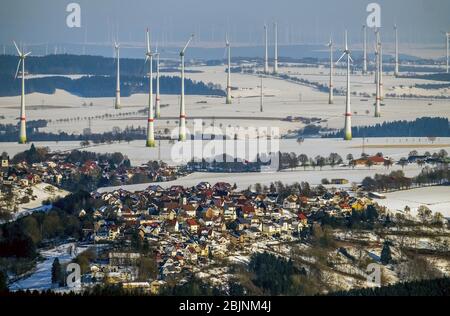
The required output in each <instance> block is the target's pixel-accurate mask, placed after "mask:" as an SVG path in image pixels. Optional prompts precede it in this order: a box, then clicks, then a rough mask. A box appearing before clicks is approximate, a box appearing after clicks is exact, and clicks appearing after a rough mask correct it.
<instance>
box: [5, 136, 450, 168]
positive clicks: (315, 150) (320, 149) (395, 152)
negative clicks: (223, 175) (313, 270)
mask: <svg viewBox="0 0 450 316" xmlns="http://www.w3.org/2000/svg"><path fill="white" fill-rule="evenodd" d="M211 142H212V141H206V140H204V141H203V144H201V145H200V148H203V150H200V154H201V155H203V157H204V158H209V157H210V156H211V153H213V154H214V155H220V154H222V153H223V152H224V150H225V151H226V152H227V154H230V155H232V153H230V152H229V150H228V149H227V147H226V146H228V145H227V144H230V143H231V147H232V148H235V152H236V153H237V154H238V155H236V156H237V157H240V158H247V159H254V157H255V156H256V151H254V152H253V151H252V150H250V148H251V146H249V143H247V144H246V145H245V146H243V144H242V142H237V143H235V142H234V141H227V142H226V143H227V144H222V146H221V144H220V143H216V144H217V145H215V146H214V148H215V149H216V151H215V152H214V151H211V150H210V148H211V147H212V146H211ZM199 143H200V142H199V141H196V142H195V143H193V142H190V141H188V142H186V143H185V145H183V148H184V151H179V150H178V149H179V143H178V142H175V143H170V142H169V141H161V143H158V144H157V145H158V146H160V147H157V148H147V147H145V141H132V142H130V143H127V142H122V143H114V144H104V145H92V146H90V147H87V148H84V149H83V150H87V151H92V152H97V153H111V152H121V153H122V154H124V155H126V156H128V158H129V159H130V160H131V163H132V164H134V165H141V164H143V163H146V162H148V161H149V160H159V159H161V160H164V161H166V162H167V163H169V164H179V163H181V162H182V161H179V158H180V155H179V153H180V152H181V153H183V152H184V153H189V152H192V153H194V148H195V146H196V144H199ZM268 143H269V144H271V143H272V144H273V146H272V147H270V146H268V147H267V148H266V147H262V146H261V145H260V146H259V152H260V153H267V152H271V151H273V152H277V151H278V149H279V150H280V151H281V152H288V153H291V152H293V153H296V154H306V155H308V156H309V157H311V158H314V157H316V156H318V155H321V156H328V155H329V154H330V153H332V152H335V153H338V154H339V155H341V156H342V158H343V159H344V160H345V159H346V156H347V155H348V154H352V155H353V156H354V157H360V155H361V153H362V151H363V145H364V152H365V153H367V154H369V155H375V154H377V153H378V152H382V153H383V154H384V155H385V156H386V157H390V158H393V159H395V160H398V159H399V158H402V157H407V156H408V154H409V153H410V152H411V151H412V150H417V151H418V152H419V153H424V152H426V151H429V152H430V153H434V152H438V151H439V150H441V149H445V150H447V152H450V138H445V137H439V138H437V139H436V141H434V142H433V143H431V142H430V141H429V140H428V139H427V138H413V137H410V138H368V139H365V141H364V142H363V139H357V138H355V139H353V140H352V141H349V142H346V141H343V140H341V139H315V138H313V139H305V140H304V142H302V143H298V142H297V141H296V140H290V139H281V140H277V139H274V140H272V141H269V142H268ZM34 144H35V145H36V146H43V147H49V148H50V149H51V150H52V151H66V150H72V149H81V148H80V143H79V142H35V143H34ZM29 147H30V144H27V145H20V144H16V143H0V152H2V151H6V152H7V153H8V154H9V155H10V156H14V155H15V154H17V153H18V152H22V151H24V150H26V149H28V148H29ZM244 147H245V149H244ZM195 152H196V151H195ZM195 156H196V157H199V154H196V155H195ZM185 157H188V158H191V155H186V156H185ZM187 160H190V159H187Z"/></svg>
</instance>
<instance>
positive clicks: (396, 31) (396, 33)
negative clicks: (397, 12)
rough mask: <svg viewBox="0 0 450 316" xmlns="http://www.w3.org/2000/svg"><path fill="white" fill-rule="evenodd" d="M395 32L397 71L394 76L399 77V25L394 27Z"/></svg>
mask: <svg viewBox="0 0 450 316" xmlns="http://www.w3.org/2000/svg"><path fill="white" fill-rule="evenodd" d="M394 32H395V71H394V75H395V76H396V77H398V75H399V73H400V72H399V58H398V28H397V24H395V25H394Z"/></svg>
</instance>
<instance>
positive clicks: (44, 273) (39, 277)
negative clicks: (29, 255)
mask: <svg viewBox="0 0 450 316" xmlns="http://www.w3.org/2000/svg"><path fill="white" fill-rule="evenodd" d="M73 247H75V248H74V249H76V251H75V252H74V253H73V254H72V255H71V254H70V252H71V251H70V250H71V249H72V248H73ZM86 249H87V248H86V247H76V244H74V243H67V244H63V245H60V246H58V247H55V248H52V249H49V250H42V251H41V252H40V254H41V256H42V257H44V261H42V262H40V263H38V264H37V266H36V269H35V271H34V272H33V273H32V274H31V275H30V276H28V277H26V278H24V279H22V280H19V281H17V282H15V283H13V284H11V285H10V287H9V288H10V290H11V291H18V290H39V291H44V290H48V289H51V287H52V284H51V280H52V278H51V271H52V264H53V261H54V260H55V258H58V259H59V261H60V263H61V264H63V263H66V262H69V261H71V260H72V259H74V258H75V257H76V255H77V254H80V253H82V252H83V251H85V250H86Z"/></svg>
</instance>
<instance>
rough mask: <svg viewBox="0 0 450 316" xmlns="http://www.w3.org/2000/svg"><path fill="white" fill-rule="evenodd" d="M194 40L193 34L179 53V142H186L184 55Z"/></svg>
mask: <svg viewBox="0 0 450 316" xmlns="http://www.w3.org/2000/svg"><path fill="white" fill-rule="evenodd" d="M193 38H194V34H192V35H191V37H190V38H189V40H188V41H187V43H186V45H185V46H184V48H183V49H182V50H181V51H180V59H181V96H180V126H179V137H178V140H179V141H181V142H182V141H185V140H186V105H185V103H184V53H185V51H186V48H187V47H188V45H189V43H190V42H191V41H192V39H193Z"/></svg>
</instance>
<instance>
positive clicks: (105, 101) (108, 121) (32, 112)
mask: <svg viewBox="0 0 450 316" xmlns="http://www.w3.org/2000/svg"><path fill="white" fill-rule="evenodd" d="M190 68H193V69H194V68H195V69H197V70H201V71H202V72H201V73H187V74H186V77H187V78H190V79H193V80H197V81H204V82H206V83H208V82H212V83H214V84H219V85H221V86H222V87H225V86H226V73H225V67H224V66H208V67H207V66H198V67H190ZM280 70H281V72H285V73H287V72H291V75H295V76H299V77H302V78H304V79H307V80H310V81H315V82H322V83H326V82H327V80H328V77H327V69H326V68H285V67H281V68H280ZM167 75H177V76H178V73H167ZM344 80H345V77H344V76H343V73H342V70H341V69H338V70H337V73H336V78H335V81H336V82H335V85H336V87H337V88H340V87H342V86H343V84H344ZM416 83H435V82H434V81H426V80H418V79H414V80H411V79H401V78H395V77H393V76H391V75H385V76H384V87H385V92H386V93H389V92H391V90H392V91H393V89H396V91H397V92H399V91H400V90H401V91H402V92H407V93H410V92H412V93H417V94H420V93H421V91H419V90H417V89H413V90H411V89H410V88H409V87H410V86H412V85H414V84H416ZM258 85H259V78H258V77H256V76H253V75H248V74H240V73H233V74H232V86H233V87H236V88H237V90H233V97H234V100H233V104H232V105H226V104H225V99H224V98H218V97H210V96H191V95H189V96H187V97H186V109H187V110H186V111H187V117H188V126H189V124H192V119H193V118H206V119H205V123H206V124H207V125H209V124H211V123H212V121H213V120H214V122H215V123H216V124H217V125H219V124H223V125H224V126H227V125H232V126H277V127H279V128H280V129H281V131H282V132H283V133H284V132H287V131H289V130H295V129H298V128H301V127H303V124H302V123H294V122H292V123H290V122H285V121H282V120H281V119H283V118H285V117H287V116H302V117H319V118H322V119H325V120H326V122H324V123H322V126H323V127H329V128H342V127H343V123H344V116H343V113H344V103H345V98H344V97H341V96H336V98H335V104H333V105H329V104H328V95H327V93H323V92H318V91H316V90H314V89H312V88H310V87H306V86H302V85H299V84H296V83H291V82H287V81H284V80H279V79H275V78H266V79H264V87H265V90H264V91H265V92H264V93H265V95H266V98H265V105H264V112H263V113H260V111H259V98H258V95H259V89H258ZM400 86H403V88H400ZM374 88H375V85H374V83H373V76H361V75H358V74H356V75H355V76H354V77H353V78H352V91H353V92H356V93H370V94H372V93H374V91H375V89H374ZM399 89H400V90H399ZM416 90H417V91H416ZM422 92H423V91H422ZM426 93H427V94H426V95H428V94H429V93H430V92H426ZM436 93H437V94H438V95H445V94H448V91H438V92H436ZM372 101H373V100H371V99H370V100H365V99H364V98H361V97H356V96H354V97H352V111H353V112H354V115H353V124H354V125H355V126H356V125H373V124H376V123H381V122H383V121H393V120H414V119H415V118H417V117H422V116H432V117H436V116H441V117H450V111H449V104H450V101H449V100H441V101H432V102H430V101H428V100H420V99H417V100H392V99H386V100H385V101H384V103H385V106H383V107H382V118H375V117H373V104H372V103H373V102H372ZM26 102H27V118H28V120H37V119H52V120H53V121H55V120H56V119H62V118H77V117H80V118H83V117H93V116H96V115H109V114H117V113H127V112H135V111H138V110H140V109H143V108H144V107H145V106H146V104H147V102H148V96H147V95H146V94H136V95H132V96H131V97H123V98H122V104H123V109H121V110H115V109H114V107H113V98H81V97H78V96H75V95H71V94H69V93H67V92H65V91H62V90H57V91H56V93H55V94H52V95H47V94H40V93H32V94H28V95H27V97H26ZM91 102H92V106H90V103H91ZM205 102H206V103H205ZM83 103H85V104H87V106H83ZM19 104H20V97H18V96H17V97H2V98H0V111H1V114H2V115H4V116H5V119H4V120H1V121H0V123H16V122H17V118H18V115H19ZM161 104H163V105H165V104H167V105H168V106H165V107H163V108H162V110H161V113H162V118H161V119H160V120H157V121H156V123H155V128H156V129H157V130H164V129H165V128H169V129H172V128H174V127H175V126H176V118H177V117H178V116H179V97H178V96H177V95H162V96H161ZM366 111H369V113H366ZM213 117H214V119H213ZM190 119H191V120H190ZM255 119H257V120H255ZM131 125H133V126H135V127H137V126H142V127H145V126H146V117H145V116H144V115H138V116H136V115H128V116H120V117H109V118H103V119H93V120H92V124H91V128H92V131H93V132H103V131H110V130H111V129H112V127H115V126H117V127H120V128H124V127H126V126H131ZM89 126H90V125H89V121H88V120H87V119H86V120H83V119H80V120H76V121H72V122H64V123H56V122H52V123H50V124H49V126H48V127H47V128H45V129H44V131H49V132H58V131H64V132H67V133H80V132H82V130H83V129H84V128H88V127H89Z"/></svg>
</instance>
